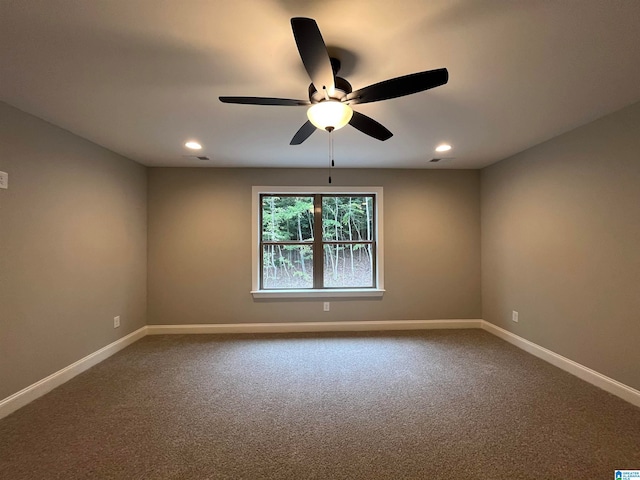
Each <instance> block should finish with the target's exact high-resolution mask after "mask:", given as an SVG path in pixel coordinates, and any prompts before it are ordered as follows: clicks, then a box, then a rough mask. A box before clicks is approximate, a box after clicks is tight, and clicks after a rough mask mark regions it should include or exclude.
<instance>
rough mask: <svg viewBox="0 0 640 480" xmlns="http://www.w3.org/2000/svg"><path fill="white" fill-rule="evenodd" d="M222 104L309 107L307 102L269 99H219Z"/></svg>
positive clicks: (289, 99)
mask: <svg viewBox="0 0 640 480" xmlns="http://www.w3.org/2000/svg"><path fill="white" fill-rule="evenodd" d="M219 98H220V101H221V102H222V103H241V104H243V105H281V106H284V107H297V106H299V105H310V104H311V102H309V101H308V100H293V99H291V98H269V97H219Z"/></svg>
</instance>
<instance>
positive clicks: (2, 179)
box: [0, 172, 9, 189]
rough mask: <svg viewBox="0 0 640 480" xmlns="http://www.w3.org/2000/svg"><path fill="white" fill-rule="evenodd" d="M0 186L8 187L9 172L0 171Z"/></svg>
mask: <svg viewBox="0 0 640 480" xmlns="http://www.w3.org/2000/svg"><path fill="white" fill-rule="evenodd" d="M0 188H4V189H7V188H9V174H8V173H7V172H0Z"/></svg>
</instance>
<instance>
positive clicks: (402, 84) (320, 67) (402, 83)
mask: <svg viewBox="0 0 640 480" xmlns="http://www.w3.org/2000/svg"><path fill="white" fill-rule="evenodd" d="M291 28H292V29H293V36H294V38H295V41H296V45H297V47H298V52H299V53H300V58H302V63H303V64H304V67H305V69H306V71H307V73H308V74H309V77H310V78H311V85H309V100H294V99H289V98H269V97H220V101H221V102H224V103H238V104H245V105H280V106H292V107H296V106H310V108H309V109H308V110H307V116H308V118H309V120H307V122H306V123H305V124H304V125H302V127H300V129H299V130H298V132H297V133H296V134H295V135H294V136H293V139H292V140H291V142H290V145H300V144H301V143H302V142H304V141H305V140H306V139H307V138H309V137H310V136H311V134H312V133H313V132H315V130H316V128H319V129H323V130H327V131H329V132H331V131H333V130H337V129H339V128H342V127H343V126H345V125H346V124H347V123H348V124H349V125H351V126H352V127H354V128H356V129H357V130H360V131H361V132H362V133H365V134H367V135H369V136H371V137H373V138H376V139H378V140H382V141H384V140H388V139H389V138H391V137H392V136H393V133H391V132H390V131H389V130H388V129H387V128H386V127H384V126H383V125H381V124H380V123H378V122H377V121H375V120H374V119H373V118H371V117H368V116H366V115H363V114H362V113H359V112H356V111H354V110H353V109H352V108H351V106H352V105H357V104H358V103H371V102H379V101H381V100H388V99H390V98H397V97H403V96H405V95H411V94H413V93H418V92H422V91H423V90H428V89H430V88H434V87H439V86H440V85H444V84H445V83H447V81H448V80H449V73H448V72H447V69H446V68H439V69H436V70H428V71H425V72H419V73H412V74H409V75H404V76H402V77H396V78H392V79H389V80H385V81H383V82H379V83H375V84H373V85H369V86H368V87H364V88H361V89H359V90H356V91H353V88H352V87H351V84H350V83H349V82H347V81H346V80H345V79H344V78H342V77H338V76H337V73H338V71H339V70H340V61H339V60H338V59H336V58H331V57H329V53H328V52H327V47H326V46H325V43H324V40H323V39H322V34H321V33H320V29H319V28H318V24H317V23H316V22H315V20H313V19H311V18H302V17H296V18H292V19H291Z"/></svg>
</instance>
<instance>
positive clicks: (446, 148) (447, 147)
mask: <svg viewBox="0 0 640 480" xmlns="http://www.w3.org/2000/svg"><path fill="white" fill-rule="evenodd" d="M449 150H451V145H447V144H446V143H443V144H442V145H438V146H437V147H436V152H448V151H449Z"/></svg>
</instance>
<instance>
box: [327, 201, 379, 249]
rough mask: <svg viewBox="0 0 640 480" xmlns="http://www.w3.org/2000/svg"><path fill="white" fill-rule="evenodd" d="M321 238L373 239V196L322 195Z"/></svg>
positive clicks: (343, 239) (336, 239)
mask: <svg viewBox="0 0 640 480" xmlns="http://www.w3.org/2000/svg"><path fill="white" fill-rule="evenodd" d="M322 239H323V240H325V241H338V242H339V241H345V240H350V241H354V240H373V197H371V196H356V197H354V196H324V197H322Z"/></svg>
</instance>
